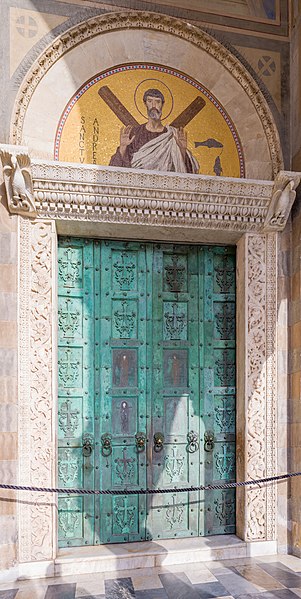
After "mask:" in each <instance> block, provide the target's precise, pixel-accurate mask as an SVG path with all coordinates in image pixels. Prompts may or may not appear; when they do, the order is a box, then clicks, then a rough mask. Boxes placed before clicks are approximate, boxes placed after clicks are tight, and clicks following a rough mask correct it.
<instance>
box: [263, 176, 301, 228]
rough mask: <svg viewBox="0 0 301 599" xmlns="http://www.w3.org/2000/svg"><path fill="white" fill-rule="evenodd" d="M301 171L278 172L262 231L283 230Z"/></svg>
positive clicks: (300, 177)
mask: <svg viewBox="0 0 301 599" xmlns="http://www.w3.org/2000/svg"><path fill="white" fill-rule="evenodd" d="M300 179H301V173H295V172H290V171H280V173H278V175H277V177H276V179H275V183H274V188H273V193H272V199H271V202H270V205H269V207H268V212H267V216H266V219H265V223H264V226H263V232H264V233H269V232H271V231H283V229H284V227H285V225H286V223H287V219H288V217H289V213H290V211H291V208H292V205H293V203H294V200H295V197H296V189H297V187H298V185H299V183H300Z"/></svg>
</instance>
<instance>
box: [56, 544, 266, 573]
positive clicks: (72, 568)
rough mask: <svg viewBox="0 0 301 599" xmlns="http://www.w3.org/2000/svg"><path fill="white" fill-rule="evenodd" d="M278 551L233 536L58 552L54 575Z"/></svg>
mask: <svg viewBox="0 0 301 599" xmlns="http://www.w3.org/2000/svg"><path fill="white" fill-rule="evenodd" d="M275 552H277V546H276V543H275V542H274V541H258V542H255V543H246V542H244V541H242V540H241V539H239V538H238V537H236V536H235V535H221V536H212V537H202V538H194V539H169V540H166V541H160V542H154V541H145V542H141V543H122V544H112V545H101V546H97V547H73V548H66V549H61V550H60V551H59V553H58V556H57V558H56V559H55V561H54V575H55V576H68V575H70V574H89V573H93V572H112V571H116V570H133V569H138V568H154V567H156V568H158V567H160V566H169V565H176V564H188V563H197V562H208V561H216V560H230V559H239V558H245V557H253V556H255V555H270V554H273V553H275Z"/></svg>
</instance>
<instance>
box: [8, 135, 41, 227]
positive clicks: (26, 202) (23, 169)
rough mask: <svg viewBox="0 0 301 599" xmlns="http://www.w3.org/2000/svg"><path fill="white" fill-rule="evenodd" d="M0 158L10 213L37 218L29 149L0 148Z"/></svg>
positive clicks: (20, 147) (17, 147) (18, 147)
mask: <svg viewBox="0 0 301 599" xmlns="http://www.w3.org/2000/svg"><path fill="white" fill-rule="evenodd" d="M0 158H1V162H2V169H3V179H4V185H5V190H6V199H7V207H8V210H9V212H10V213H11V214H21V215H22V216H30V217H35V216H36V208H35V203H34V196H33V185H32V176H31V163H30V158H29V156H28V151H27V148H25V147H22V146H9V145H5V146H0Z"/></svg>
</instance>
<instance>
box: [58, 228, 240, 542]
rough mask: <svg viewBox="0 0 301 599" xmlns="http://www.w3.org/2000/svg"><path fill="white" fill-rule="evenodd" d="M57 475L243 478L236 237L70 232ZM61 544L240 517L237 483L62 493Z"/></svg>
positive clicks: (191, 480) (98, 484) (62, 304)
mask: <svg viewBox="0 0 301 599" xmlns="http://www.w3.org/2000/svg"><path fill="white" fill-rule="evenodd" d="M58 267H59V312H58V324H59V364H58V374H59V416H58V425H59V462H58V479H59V484H60V485H61V486H64V487H69V488H71V487H73V488H74V487H78V488H91V489H93V488H96V489H111V490H122V491H123V490H124V489H131V490H135V489H140V488H145V487H147V486H148V487H150V488H160V489H161V488H166V489H174V488H175V487H179V488H185V487H189V486H198V485H202V484H209V483H211V482H227V481H232V480H234V479H235V251H234V249H232V248H224V247H214V248H213V247H196V246H187V245H172V244H156V245H154V244H143V243H138V242H118V241H113V242H112V241H110V242H109V241H85V240H81V239H62V240H60V243H59V261H58ZM59 529H60V545H62V546H66V545H83V544H89V545H90V544H98V543H112V542H125V541H137V540H143V539H150V538H153V539H159V538H174V537H188V536H197V535H210V534H222V533H226V532H227V533H230V532H234V531H235V494H234V491H233V490H231V489H230V490H225V491H219V490H216V491H208V492H206V493H204V492H201V493H199V492H191V493H187V492H185V491H183V492H177V493H168V494H166V493H165V494H164V493H163V494H158V495H150V496H144V495H135V494H134V495H130V496H127V495H119V496H114V495H112V496H109V495H106V496H101V497H99V496H95V497H92V496H91V497H89V496H88V497H81V496H78V497H77V496H71V497H70V498H69V497H62V498H59Z"/></svg>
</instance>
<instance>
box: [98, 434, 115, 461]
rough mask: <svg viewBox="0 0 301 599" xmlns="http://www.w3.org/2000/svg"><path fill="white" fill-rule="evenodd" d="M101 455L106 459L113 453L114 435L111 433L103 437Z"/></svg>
mask: <svg viewBox="0 0 301 599" xmlns="http://www.w3.org/2000/svg"><path fill="white" fill-rule="evenodd" d="M101 453H102V455H103V456H104V457H105V458H107V457H108V456H109V455H111V453H112V435H111V434H110V433H104V434H103V435H101Z"/></svg>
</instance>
